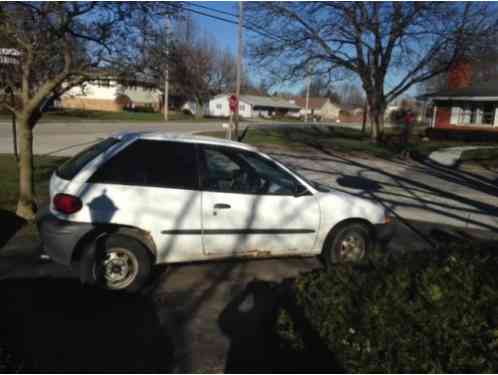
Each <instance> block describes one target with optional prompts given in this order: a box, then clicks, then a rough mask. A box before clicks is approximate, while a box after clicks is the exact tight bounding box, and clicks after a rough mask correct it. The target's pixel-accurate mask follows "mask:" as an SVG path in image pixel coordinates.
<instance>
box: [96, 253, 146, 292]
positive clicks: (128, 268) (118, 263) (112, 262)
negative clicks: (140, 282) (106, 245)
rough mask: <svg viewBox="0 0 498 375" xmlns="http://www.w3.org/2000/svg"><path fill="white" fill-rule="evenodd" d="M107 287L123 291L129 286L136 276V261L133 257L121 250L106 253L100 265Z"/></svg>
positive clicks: (131, 254)
mask: <svg viewBox="0 0 498 375" xmlns="http://www.w3.org/2000/svg"><path fill="white" fill-rule="evenodd" d="M101 267H102V272H103V276H104V279H105V282H106V285H107V287H109V288H111V289H123V288H126V287H127V286H129V285H130V284H131V283H132V282H133V280H135V277H136V276H137V274H138V260H137V258H136V257H135V255H134V254H133V253H132V252H131V251H129V250H127V249H122V248H113V249H111V250H110V251H108V252H106V254H105V257H104V259H103V261H102V264H101Z"/></svg>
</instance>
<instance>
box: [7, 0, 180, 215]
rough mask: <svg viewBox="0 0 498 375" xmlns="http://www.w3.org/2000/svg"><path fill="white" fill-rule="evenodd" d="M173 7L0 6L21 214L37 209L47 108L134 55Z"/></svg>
mask: <svg viewBox="0 0 498 375" xmlns="http://www.w3.org/2000/svg"><path fill="white" fill-rule="evenodd" d="M175 9H176V8H175ZM175 9H171V8H169V7H168V4H167V3H161V4H155V3H129V2H122V3H117V2H108V3H107V2H3V3H0V43H1V44H2V45H0V48H1V47H4V46H6V47H8V48H11V49H13V50H14V51H16V56H15V62H14V63H10V64H0V77H1V78H2V80H1V81H0V86H1V87H0V91H1V92H3V91H4V90H3V89H4V88H7V87H9V88H11V89H12V90H13V92H14V94H15V97H16V100H15V103H16V104H15V105H12V104H10V103H9V102H8V101H7V99H6V98H4V97H0V109H1V108H4V109H7V110H9V111H11V112H12V113H14V114H15V116H16V119H17V124H18V126H19V130H20V138H19V150H20V159H19V201H18V204H17V214H18V215H20V216H22V217H24V218H27V219H31V218H33V217H34V214H35V211H36V202H35V194H34V186H33V129H34V127H35V126H36V124H37V123H38V120H39V119H40V118H41V117H42V115H43V110H44V106H45V105H46V104H47V103H48V102H50V101H52V100H54V99H56V98H58V97H60V96H61V95H62V94H63V93H64V92H66V91H67V90H69V89H70V88H71V87H74V86H75V85H79V84H82V83H83V82H85V81H88V80H92V79H95V78H96V77H98V76H99V75H102V74H105V75H109V74H111V72H114V70H113V67H114V65H115V64H114V63H115V62H119V61H121V58H122V56H131V55H133V54H136V53H135V52H134V51H133V49H132V48H131V46H133V45H135V44H136V41H137V40H139V39H140V38H142V37H143V32H144V30H146V29H147V27H146V25H147V24H150V23H153V22H154V20H155V17H157V16H158V14H159V13H165V12H174V11H175Z"/></svg>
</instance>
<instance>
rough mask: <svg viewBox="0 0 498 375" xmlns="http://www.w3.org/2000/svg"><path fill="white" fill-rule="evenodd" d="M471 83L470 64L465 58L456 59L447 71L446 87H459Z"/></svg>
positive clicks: (467, 85)
mask: <svg viewBox="0 0 498 375" xmlns="http://www.w3.org/2000/svg"><path fill="white" fill-rule="evenodd" d="M471 83H472V65H471V64H470V63H469V62H468V60H466V59H458V60H456V61H455V62H454V63H453V64H452V65H451V66H450V69H449V71H448V88H449V89H461V88H464V87H469V86H470V84H471Z"/></svg>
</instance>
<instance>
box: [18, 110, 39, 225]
mask: <svg viewBox="0 0 498 375" xmlns="http://www.w3.org/2000/svg"><path fill="white" fill-rule="evenodd" d="M18 125H19V130H20V132H19V135H20V137H19V151H20V153H19V200H18V202H17V210H16V213H17V215H19V216H21V217H23V218H25V219H26V220H33V219H34V217H35V213H36V203H35V194H34V181H33V128H32V127H31V124H30V121H29V118H28V117H20V118H19V122H18Z"/></svg>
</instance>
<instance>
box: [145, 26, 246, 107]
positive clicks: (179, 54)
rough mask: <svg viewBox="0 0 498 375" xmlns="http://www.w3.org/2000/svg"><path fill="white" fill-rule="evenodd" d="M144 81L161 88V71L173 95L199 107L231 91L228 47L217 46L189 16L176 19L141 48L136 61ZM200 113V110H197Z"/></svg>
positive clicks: (232, 72)
mask: <svg viewBox="0 0 498 375" xmlns="http://www.w3.org/2000/svg"><path fill="white" fill-rule="evenodd" d="M139 61H140V62H139V64H138V65H140V66H141V67H142V73H143V74H145V75H146V76H148V77H149V79H148V81H150V82H156V83H157V84H158V86H157V88H158V89H161V88H162V83H161V82H162V80H163V79H164V76H163V72H164V71H165V69H166V68H167V69H168V71H169V79H170V83H171V86H172V87H173V88H174V89H173V90H174V92H175V93H176V94H177V95H180V96H183V97H185V98H189V99H193V100H195V102H196V104H197V107H198V108H202V107H203V105H204V104H205V103H206V101H207V100H208V99H209V98H210V97H211V96H213V95H217V94H221V93H229V92H232V91H233V90H234V85H235V77H236V68H235V57H234V56H233V54H232V53H231V52H230V51H229V50H228V49H223V48H220V47H219V46H218V45H217V43H216V41H215V40H214V38H213V37H212V36H211V35H209V34H208V33H206V32H205V31H201V30H199V27H198V25H197V24H196V23H195V22H193V21H192V19H191V18H190V17H185V18H183V19H182V20H178V22H176V24H175V27H174V29H173V30H171V32H170V33H167V32H166V31H165V30H164V29H162V30H157V32H156V33H151V34H150V35H149V38H148V40H147V41H146V42H145V43H144V45H143V48H142V58H141V59H140V60H139ZM242 88H243V90H244V89H248V88H252V86H251V84H250V82H249V80H248V78H247V76H246V75H245V74H243V76H242ZM197 114H198V115H201V114H202V113H201V111H197Z"/></svg>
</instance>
